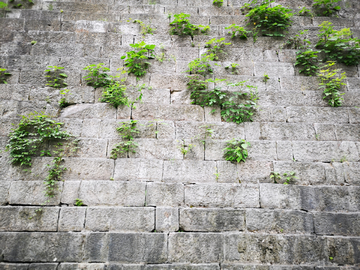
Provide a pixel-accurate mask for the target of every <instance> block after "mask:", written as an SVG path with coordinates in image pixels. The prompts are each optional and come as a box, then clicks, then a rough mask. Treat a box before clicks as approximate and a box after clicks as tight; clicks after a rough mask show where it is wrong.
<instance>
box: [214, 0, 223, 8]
mask: <svg viewBox="0 0 360 270" xmlns="http://www.w3.org/2000/svg"><path fill="white" fill-rule="evenodd" d="M223 4H224V0H214V1H213V5H214V6H217V7H222V5H223Z"/></svg>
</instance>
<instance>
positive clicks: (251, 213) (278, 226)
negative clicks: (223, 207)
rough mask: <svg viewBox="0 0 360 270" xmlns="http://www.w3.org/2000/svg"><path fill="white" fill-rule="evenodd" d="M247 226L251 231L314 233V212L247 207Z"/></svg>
mask: <svg viewBox="0 0 360 270" xmlns="http://www.w3.org/2000/svg"><path fill="white" fill-rule="evenodd" d="M246 228H247V230H248V231H250V232H266V233H285V234H288V233H296V234H311V233H314V225H313V216H312V214H309V213H306V212H302V211H295V210H290V211H288V210H268V209H247V210H246Z"/></svg>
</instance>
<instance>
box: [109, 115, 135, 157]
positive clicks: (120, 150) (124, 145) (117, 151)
mask: <svg viewBox="0 0 360 270" xmlns="http://www.w3.org/2000/svg"><path fill="white" fill-rule="evenodd" d="M136 123H137V121H135V120H131V121H129V122H121V124H122V125H121V126H120V127H118V128H117V129H116V130H117V131H118V132H119V134H120V136H121V138H122V140H123V141H122V142H120V143H118V144H116V145H115V148H113V149H112V150H111V154H110V158H112V159H117V158H118V157H119V156H121V155H124V154H126V153H128V152H132V153H136V148H137V147H138V144H137V143H136V142H134V136H136V135H138V134H139V133H140V130H139V129H138V128H137V127H136Z"/></svg>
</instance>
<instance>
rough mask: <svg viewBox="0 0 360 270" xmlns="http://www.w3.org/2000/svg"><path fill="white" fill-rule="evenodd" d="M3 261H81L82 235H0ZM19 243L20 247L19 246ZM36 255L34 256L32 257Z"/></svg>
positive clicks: (33, 233)
mask: <svg viewBox="0 0 360 270" xmlns="http://www.w3.org/2000/svg"><path fill="white" fill-rule="evenodd" d="M0 240H1V241H0V243H4V244H5V243H6V248H5V247H2V246H3V245H4V244H3V245H1V246H0V249H1V250H2V256H3V260H5V261H7V262H54V261H55V259H56V261H60V262H61V261H70V262H71V261H73V262H76V261H80V260H82V250H83V249H82V242H83V239H82V235H80V234H74V233H40V232H32V233H26V232H23V233H19V232H17V233H0ZM19 243H21V245H19ZM34 254H36V255H34Z"/></svg>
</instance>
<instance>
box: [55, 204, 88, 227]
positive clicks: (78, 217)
mask: <svg viewBox="0 0 360 270" xmlns="http://www.w3.org/2000/svg"><path fill="white" fill-rule="evenodd" d="M86 210H87V209H86V208H85V207H61V210H60V218H59V227H58V230H59V231H60V232H67V231H74V232H81V231H82V229H83V228H84V223H85V213H86Z"/></svg>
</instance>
